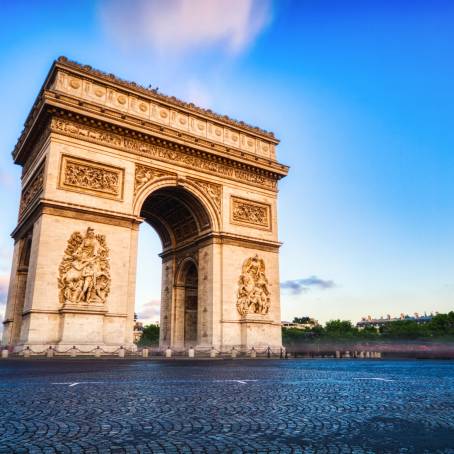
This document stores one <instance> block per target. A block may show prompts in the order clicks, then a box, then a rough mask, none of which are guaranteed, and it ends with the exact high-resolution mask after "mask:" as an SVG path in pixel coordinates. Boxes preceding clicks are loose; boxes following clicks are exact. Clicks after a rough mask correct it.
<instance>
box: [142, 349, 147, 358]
mask: <svg viewBox="0 0 454 454" xmlns="http://www.w3.org/2000/svg"><path fill="white" fill-rule="evenodd" d="M142 358H148V348H144V349H143V350H142Z"/></svg>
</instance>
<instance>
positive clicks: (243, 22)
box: [100, 0, 271, 54]
mask: <svg viewBox="0 0 454 454" xmlns="http://www.w3.org/2000/svg"><path fill="white" fill-rule="evenodd" d="M100 12H101V18H102V21H103V24H104V26H105V28H106V29H107V31H108V32H109V34H110V35H111V36H112V38H114V39H117V40H119V41H120V44H122V45H124V46H125V47H131V48H134V47H137V46H140V47H142V46H144V45H145V46H147V47H149V48H150V49H151V50H152V51H154V52H155V53H158V54H165V53H172V54H181V53H189V52H191V51H194V50H198V49H205V48H209V47H213V46H221V48H222V49H223V50H224V51H225V52H227V53H229V54H238V53H240V52H241V51H243V50H244V49H245V48H247V46H248V45H249V44H250V43H251V42H252V41H253V40H254V39H255V38H256V37H257V35H258V34H259V33H260V32H261V31H262V30H263V29H264V27H265V26H266V25H267V24H268V23H269V22H270V20H271V2H270V0H165V1H164V0H129V1H127V2H125V1H124V0H104V1H103V2H102V3H101V10H100Z"/></svg>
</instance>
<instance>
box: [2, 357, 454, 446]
mask: <svg viewBox="0 0 454 454" xmlns="http://www.w3.org/2000/svg"><path fill="white" fill-rule="evenodd" d="M12 452H15V453H55V452H59V453H70V452H71V453H73V452H74V453H79V452H87V453H148V452H171V453H176V452H183V453H185V452H200V453H205V452H207V453H227V452H228V453H230V452H232V453H241V452H295V453H298V452H304V453H344V452H345V453H349V452H353V453H363V452H366V453H374V452H377V453H393V454H394V453H400V452H402V453H424V452H427V453H436V452H440V453H454V362H448V361H445V362H443V361H440V362H436V361H384V360H383V361H367V360H364V361H361V360H288V361H285V360H225V361H221V360H218V361H210V360H192V361H189V360H169V361H162V360H161V361H129V360H77V359H76V360H16V361H1V362H0V453H12Z"/></svg>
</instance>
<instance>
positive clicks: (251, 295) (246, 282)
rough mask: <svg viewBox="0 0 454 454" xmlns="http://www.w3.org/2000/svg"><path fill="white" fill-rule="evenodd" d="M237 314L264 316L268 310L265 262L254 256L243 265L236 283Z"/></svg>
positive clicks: (268, 299) (268, 294)
mask: <svg viewBox="0 0 454 454" xmlns="http://www.w3.org/2000/svg"><path fill="white" fill-rule="evenodd" d="M236 307H237V309H238V312H239V313H240V314H241V315H242V316H244V315H246V314H261V315H266V314H267V313H268V311H269V309H270V291H269V289H268V279H267V278H266V276H265V262H264V261H263V259H261V258H259V256H258V255H257V254H256V255H255V256H254V257H250V258H248V259H247V260H246V261H245V262H244V263H243V269H242V273H241V276H240V279H239V281H238V297H237V303H236Z"/></svg>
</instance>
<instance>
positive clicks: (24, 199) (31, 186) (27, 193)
mask: <svg viewBox="0 0 454 454" xmlns="http://www.w3.org/2000/svg"><path fill="white" fill-rule="evenodd" d="M44 165H45V162H44V161H43V162H42V163H41V164H40V166H39V167H38V169H37V170H36V172H35V174H34V175H33V176H32V177H31V179H30V180H29V181H28V182H27V184H26V185H25V187H24V189H22V195H21V199H20V206H19V218H21V217H22V215H23V214H24V212H25V210H26V209H27V207H29V206H30V205H31V204H32V203H33V201H34V200H35V199H36V198H37V197H38V195H39V194H41V192H42V190H43V188H44Z"/></svg>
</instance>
